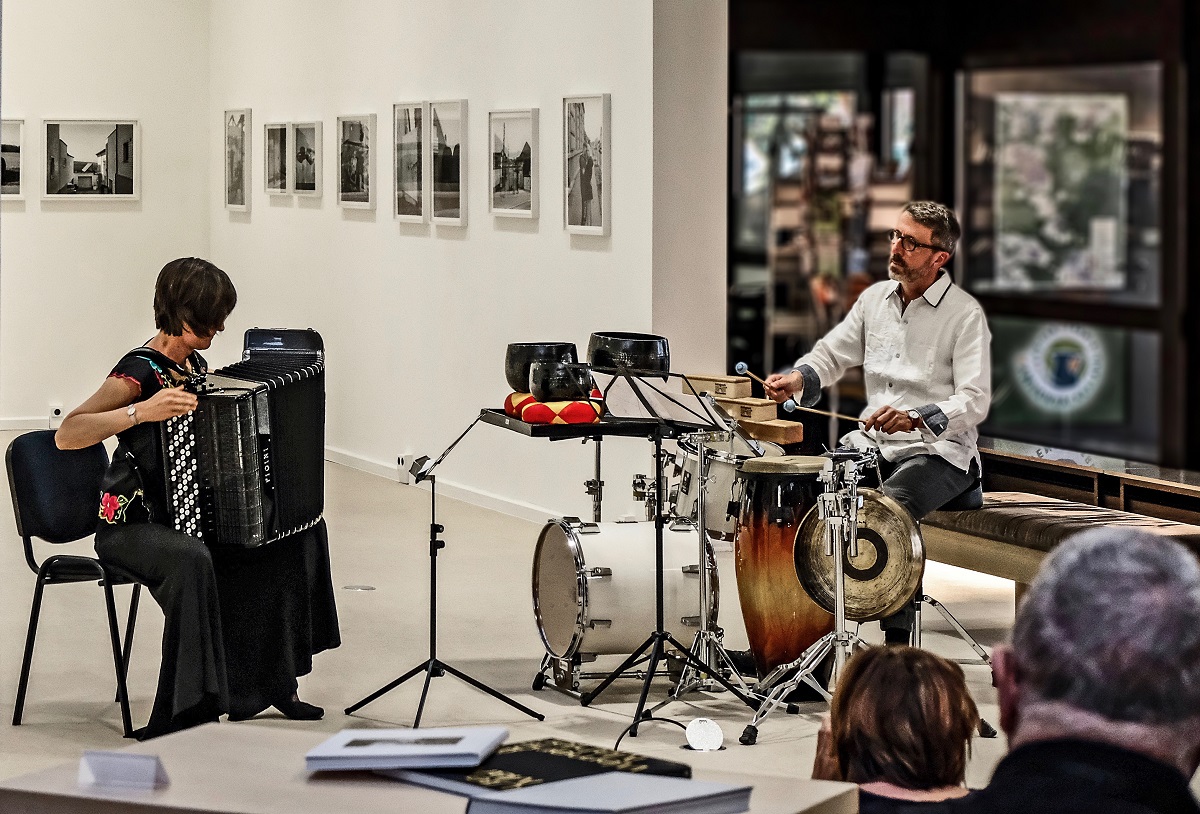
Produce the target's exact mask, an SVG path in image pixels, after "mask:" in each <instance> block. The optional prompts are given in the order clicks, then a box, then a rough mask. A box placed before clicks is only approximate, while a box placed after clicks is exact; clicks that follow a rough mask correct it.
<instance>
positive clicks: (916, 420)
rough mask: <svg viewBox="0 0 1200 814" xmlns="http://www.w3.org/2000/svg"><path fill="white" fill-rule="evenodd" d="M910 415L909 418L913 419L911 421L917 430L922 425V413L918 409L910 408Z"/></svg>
mask: <svg viewBox="0 0 1200 814" xmlns="http://www.w3.org/2000/svg"><path fill="white" fill-rule="evenodd" d="M908 417H909V420H911V421H912V425H913V429H914V430H915V429H916V428H917V427H919V426H921V414H920V413H918V412H917V411H916V410H909V411H908Z"/></svg>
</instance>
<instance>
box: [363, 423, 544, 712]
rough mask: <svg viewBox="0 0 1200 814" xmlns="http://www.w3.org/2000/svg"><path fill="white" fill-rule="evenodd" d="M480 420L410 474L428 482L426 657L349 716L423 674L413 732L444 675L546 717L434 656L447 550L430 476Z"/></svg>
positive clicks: (419, 461)
mask: <svg viewBox="0 0 1200 814" xmlns="http://www.w3.org/2000/svg"><path fill="white" fill-rule="evenodd" d="M482 417H483V414H482V413H480V415H479V416H477V417H476V418H475V420H474V421H472V422H471V424H470V425H469V426H468V427H467V428H466V429H465V430H463V432H462V434H461V435H459V436H458V438H456V439H454V443H452V444H451V445H450V446H448V447H446V449H445V451H444V452H442V454H441V455H439V456H438V458H437V460H436V461H434V462H433V463H429V457H428V456H422V457H420V458H418V459H417V460H416V461H414V462H413V465H412V467H411V468H410V470H409V471H410V472H411V473H412V474H413V476H414V477H415V482H416V483H420V482H421V481H423V480H428V481H429V658H427V659H426V660H425V661H423V662H421V663H420V664H418V665H417V666H415V667H413V668H412V669H411V670H409V671H408V672H406V673H404V674H403V675H401V676H400V677H399V678H397V679H395V680H394V681H392V682H390V683H389V684H386V685H384V686H383V687H380V688H379V689H378V690H376V691H375V692H373V693H371V694H370V695H368V696H367V697H366V698H363V699H362V700H361V701H358V702H357V703H355V704H352V705H351V706H348V707H346V714H347V715H351V714H353V713H354V712H356V711H357V710H359V709H361V708H362V707H364V706H366V705H367V704H369V703H371V702H372V701H374V700H375V699H376V698H379V697H380V696H381V695H383V694H384V693H388V692H391V691H392V690H394V689H395V688H396V687H399V686H400V685H401V684H403V683H404V682H405V681H408V680H409V679H410V678H412V677H413V676H415V675H417V674H418V673H425V685H424V686H423V687H422V688H421V700H420V701H419V702H418V703H417V716H416V718H415V719H414V720H413V729H417V728H418V727H420V726H421V713H422V712H423V711H424V709H425V698H426V696H428V695H429V682H430V681H431V680H432V679H434V678H440V677H442V676H443V675H445V674H446V673H449V674H450V675H452V676H455V677H456V678H458V679H460V680H462V681H465V682H466V683H468V684H470V685H471V686H472V687H474V688H475V689H477V690H480V691H482V692H485V693H487V694H488V695H490V696H492V697H493V698H495V699H497V700H500V701H503V702H504V703H506V704H508V705H509V706H510V707H513V708H515V709H518V710H520V711H521V712H524V713H525V714H526V715H529V716H530V717H532V718H536V719H537V720H539V721H544V720H545V719H546V716H544V715H542V714H540V713H537V712H534V711H533V710H531V709H530V708H529V707H527V706H525V705H523V704H521V703H519V702H517V701H514V700H513V699H512V698H509V697H508V696H507V695H505V694H504V693H502V692H500V691H499V690H496V689H493V688H491V687H489V686H488V685H486V684H484V683H483V682H482V681H479V680H477V679H474V678H472V677H471V676H469V675H467V674H466V673H464V672H462V671H461V670H458V669H456V668H455V667H453V666H452V665H449V664H447V663H446V662H444V661H442V660H441V659H439V658H438V657H437V555H438V551H439V550H440V549H443V548H445V547H446V543H445V541H444V540H440V539H438V535H439V534H441V533H442V532H443V531H445V528H444V527H443V526H441V525H440V524H439V523H438V522H437V478H436V477H435V476H434V475H433V470H434V469H435V468H437V466H438V464H440V463H441V462H442V461H443V460H445V458H446V456H447V455H449V454H450V450H452V449H454V448H455V447H456V446H458V442H459V441H461V440H462V439H463V438H465V437H466V435H467V433H468V432H470V431H471V429H472V428H473V427H474V426H475V425H476V424H478V423H479V420H480V419H481V418H482Z"/></svg>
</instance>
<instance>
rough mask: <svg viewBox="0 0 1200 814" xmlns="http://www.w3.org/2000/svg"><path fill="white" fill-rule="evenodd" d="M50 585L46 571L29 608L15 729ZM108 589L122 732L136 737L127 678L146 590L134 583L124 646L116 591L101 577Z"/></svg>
mask: <svg viewBox="0 0 1200 814" xmlns="http://www.w3.org/2000/svg"><path fill="white" fill-rule="evenodd" d="M47 582H48V579H47V576H46V574H45V567H44V564H43V569H42V570H41V571H39V573H38V578H37V584H36V585H35V587H34V589H33V603H32V605H31V606H30V608H29V629H28V631H27V632H26V634H25V655H24V657H23V658H22V659H21V678H20V681H19V682H18V683H17V700H16V704H15V705H14V707H13V720H12V722H13V726H20V724H21V714H22V712H23V711H24V709H25V693H26V691H27V690H28V689H29V670H30V667H31V666H32V664H33V644H34V641H35V639H36V637H37V625H38V618H39V616H40V615H41V611H42V592H43V591H44V590H45V587H46V583H47ZM101 585H102V586H103V588H104V604H105V608H106V610H107V615H108V635H109V639H110V641H111V644H112V654H113V666H114V667H115V668H116V673H117V701H118V702H120V704H121V728H122V734H123V735H124V736H125V737H127V738H128V737H131V736H132V734H133V722H132V720H131V718H130V714H129V690H128V688H127V687H126V684H125V677H126V675H127V674H128V671H129V655H130V651H131V650H132V647H133V626H134V622H135V621H136V619H137V607H138V598H139V596H140V595H141V588H142V586H141V585H139V584H137V583H134V585H133V595H132V596H131V597H130V600H129V618H128V619H127V620H126V624H125V642H124V646H122V643H121V631H120V628H119V626H118V624H117V605H116V600H115V599H114V597H113V588H112V584H111V583H110V582H109V580H108V579H107V578H106V577H104V576H101Z"/></svg>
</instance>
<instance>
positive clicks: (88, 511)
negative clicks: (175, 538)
mask: <svg viewBox="0 0 1200 814" xmlns="http://www.w3.org/2000/svg"><path fill="white" fill-rule="evenodd" d="M4 460H5V464H6V465H7V467H8V487H9V490H10V491H11V492H12V500H13V514H14V515H15V516H16V519H17V534H19V535H20V537H21V540H22V542H23V543H24V544H25V561H26V562H27V563H29V567H30V568H31V569H32V570H33V572H34V573H35V574H37V586H36V587H35V588H34V590H33V606H32V607H31V608H30V610H29V632H28V634H27V635H26V638H25V657H24V659H23V660H22V662H21V681H20V683H19V684H18V686H17V703H16V708H15V709H14V710H13V726H19V725H20V723H21V711H22V709H23V708H24V706H25V691H26V689H27V688H28V686H29V667H30V663H31V662H32V661H33V642H34V637H35V636H36V634H37V623H38V615H39V613H40V612H41V607H42V591H43V590H45V587H46V586H47V585H58V584H62V583H69V582H86V581H89V580H97V581H98V583H99V584H100V586H101V587H103V588H104V601H105V603H106V605H107V608H108V632H109V637H110V638H111V639H112V652H113V663H114V664H115V666H116V671H117V701H119V702H120V704H121V725H122V727H123V728H124V734H125V737H127V738H128V737H131V735H132V733H133V727H132V724H131V723H130V717H129V693H128V691H127V690H126V687H125V676H126V674H127V672H128V669H129V651H130V649H131V647H132V645H133V626H134V622H135V620H136V619H137V606H138V597H139V596H140V594H141V589H142V586H141V585H140V584H139V583H138V582H137V580H136V579H135V578H134V577H132V576H130V575H129V574H127V573H125V572H124V571H122V570H120V569H118V568H114V567H112V566H110V565H106V564H104V563H102V562H100V560H98V559H96V558H95V557H84V556H79V555H75V554H58V555H54V556H51V557H47V558H46V559H44V560H43V561H42V562H41V564H40V565H39V564H38V562H37V560H36V559H35V558H34V555H33V538H34V537H37V538H39V539H41V540H45V541H46V542H48V543H70V542H74V541H75V540H81V539H83V538H84V537H88V536H91V535H92V534H93V533H94V532H95V530H96V521H97V519H98V516H99V515H98V513H99V505H100V502H99V501H100V482H101V479H102V478H103V476H104V471H105V469H107V468H108V452H107V451H106V450H105V448H104V445H103V444H96V445H95V446H92V447H88V448H87V449H78V450H61V449H59V448H58V447H56V446H55V444H54V432H53V431H52V430H36V431H34V432H29V433H25V434H24V435H20V436H17V437H16V438H15V439H13V442H12V443H11V444H9V445H8V452H7V453H6V454H5V458H4ZM129 584H132V585H133V595H132V596H131V597H130V601H129V617H128V621H127V623H126V627H125V646H124V649H122V646H121V634H120V630H119V628H118V625H117V606H116V602H115V601H114V599H113V586H114V585H129Z"/></svg>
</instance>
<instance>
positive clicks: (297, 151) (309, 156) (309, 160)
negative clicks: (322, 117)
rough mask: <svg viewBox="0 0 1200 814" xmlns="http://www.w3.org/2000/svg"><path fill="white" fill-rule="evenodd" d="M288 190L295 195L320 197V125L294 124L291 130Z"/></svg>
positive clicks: (313, 123) (317, 123)
mask: <svg viewBox="0 0 1200 814" xmlns="http://www.w3.org/2000/svg"><path fill="white" fill-rule="evenodd" d="M291 135H292V139H291V144H292V146H291V162H292V172H291V175H290V178H291V184H290V187H289V188H290V189H291V191H292V192H294V193H296V194H297V195H309V196H312V197H314V198H316V197H320V195H321V123H320V122H296V123H295V124H293V125H292V129H291Z"/></svg>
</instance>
